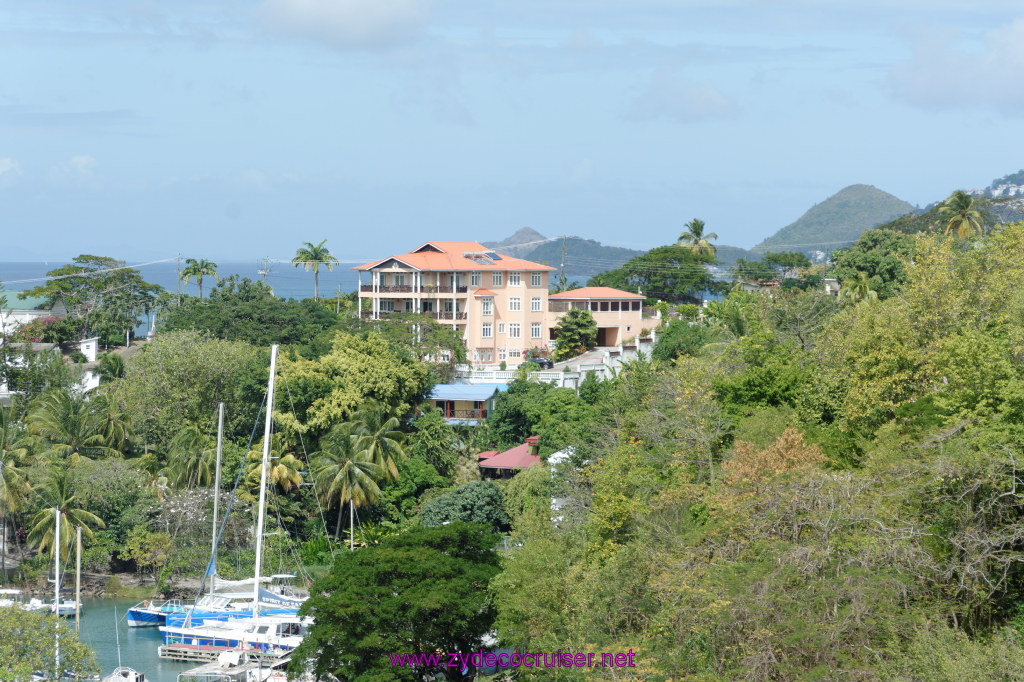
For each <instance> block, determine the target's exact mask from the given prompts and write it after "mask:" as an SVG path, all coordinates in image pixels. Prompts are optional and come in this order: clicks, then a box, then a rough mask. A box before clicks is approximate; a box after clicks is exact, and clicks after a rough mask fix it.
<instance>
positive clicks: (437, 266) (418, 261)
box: [352, 242, 555, 272]
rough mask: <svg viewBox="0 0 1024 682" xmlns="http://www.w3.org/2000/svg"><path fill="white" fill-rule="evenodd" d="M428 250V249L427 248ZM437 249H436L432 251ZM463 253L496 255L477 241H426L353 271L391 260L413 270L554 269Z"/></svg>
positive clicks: (360, 266)
mask: <svg viewBox="0 0 1024 682" xmlns="http://www.w3.org/2000/svg"><path fill="white" fill-rule="evenodd" d="M428 247H431V248H428ZM435 249H436V250H435ZM464 253H480V254H485V253H496V252H495V251H494V250H493V249H489V248H487V247H486V246H484V245H483V244H478V243H477V242H427V243H425V244H422V245H420V246H419V247H417V248H415V249H413V250H412V251H410V252H409V253H404V254H401V255H392V256H388V257H387V258H381V259H380V260H376V261H373V262H372V263H364V264H362V265H357V266H355V267H354V268H352V269H353V270H372V269H373V268H375V267H377V266H378V265H380V264H381V263H385V262H387V261H389V260H391V259H392V258H393V259H395V260H397V261H399V262H401V263H404V264H405V265H408V266H409V267H411V268H414V269H416V270H432V271H433V270H438V271H442V272H444V271H456V272H463V271H466V270H554V269H555V268H553V267H551V266H550V265H541V264H540V263H534V262H532V261H528V260H523V259H521V258H513V257H511V256H506V255H503V254H499V255H501V258H500V260H492V259H490V258H486V257H482V258H480V259H472V258H466V257H465V256H464V255H462V254H464Z"/></svg>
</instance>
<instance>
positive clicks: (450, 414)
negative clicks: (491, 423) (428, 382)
mask: <svg viewBox="0 0 1024 682" xmlns="http://www.w3.org/2000/svg"><path fill="white" fill-rule="evenodd" d="M506 390H508V384H437V385H436V386H434V390H433V391H431V393H430V397H429V398H428V400H430V402H431V404H432V405H433V406H434V407H436V408H437V409H439V410H441V413H442V414H443V415H444V418H445V421H446V422H447V423H448V424H451V425H455V424H468V425H470V426H475V425H476V424H478V423H479V422H481V421H483V420H484V419H487V415H488V414H489V413H490V411H491V410H493V409H494V401H495V400H496V399H497V397H498V394H499V393H501V392H502V391H506Z"/></svg>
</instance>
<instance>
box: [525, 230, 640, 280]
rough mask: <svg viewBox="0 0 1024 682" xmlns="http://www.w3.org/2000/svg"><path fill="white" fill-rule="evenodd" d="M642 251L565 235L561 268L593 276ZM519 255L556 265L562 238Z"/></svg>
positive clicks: (560, 255) (577, 275) (611, 268)
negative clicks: (562, 266) (563, 264)
mask: <svg viewBox="0 0 1024 682" xmlns="http://www.w3.org/2000/svg"><path fill="white" fill-rule="evenodd" d="M642 253H644V252H643V251H634V250H633V249H624V248H622V247H619V246H604V245H603V244H601V243H600V242H597V241H594V240H593V239H583V238H581V237H568V238H567V239H566V240H565V270H566V272H568V273H570V274H572V276H573V277H577V278H582V277H593V276H594V275H596V274H599V273H602V272H605V271H606V270H614V269H615V268H618V267H620V266H621V265H622V264H623V263H625V262H626V261H628V260H630V259H631V258H634V257H636V256H639V255H641V254H642ZM522 257H523V258H525V259H526V260H530V261H534V262H535V263H547V264H548V265H552V266H554V267H556V268H557V267H558V266H559V264H560V263H561V262H562V240H561V239H557V240H554V241H550V242H547V243H544V244H540V245H539V246H536V247H535V248H534V249H533V250H532V251H530V252H529V253H527V254H525V255H524V256H522Z"/></svg>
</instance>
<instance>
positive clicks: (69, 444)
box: [28, 390, 121, 466]
mask: <svg viewBox="0 0 1024 682" xmlns="http://www.w3.org/2000/svg"><path fill="white" fill-rule="evenodd" d="M104 426H105V421H104V419H103V418H102V417H101V416H100V415H99V414H97V413H96V411H95V408H94V407H93V405H91V404H90V403H89V402H87V401H85V400H84V399H83V398H81V397H79V396H74V395H72V394H71V393H70V392H68V391H66V390H54V391H50V392H49V393H47V394H45V395H44V396H42V397H41V398H40V399H39V402H38V404H37V405H36V407H35V408H34V409H33V410H32V412H30V413H29V417H28V427H29V431H31V432H32V433H33V434H35V435H38V436H40V437H41V438H42V439H43V440H44V441H45V442H46V443H47V444H48V445H49V449H48V450H47V452H46V454H49V455H53V456H56V457H60V458H63V459H68V460H70V463H71V465H72V466H75V465H77V464H78V460H79V459H80V458H82V457H85V458H86V459H91V458H93V457H110V456H116V455H120V454H121V453H120V452H118V451H117V450H116V449H115V448H112V447H110V445H109V443H108V441H107V438H106V436H105V435H104V433H103V431H104Z"/></svg>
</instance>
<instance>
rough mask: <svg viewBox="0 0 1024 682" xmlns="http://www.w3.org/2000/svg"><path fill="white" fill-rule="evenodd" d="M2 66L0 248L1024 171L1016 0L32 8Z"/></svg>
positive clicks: (675, 210) (595, 231)
mask: <svg viewBox="0 0 1024 682" xmlns="http://www.w3.org/2000/svg"><path fill="white" fill-rule="evenodd" d="M978 5H980V8H979V7H978ZM0 63H2V64H3V67H2V74H3V77H2V78H0V206H2V207H3V211H2V213H0V221H2V223H0V225H2V228H0V231H2V244H0V261H3V260H20V259H33V260H34V259H46V260H58V259H61V258H67V257H69V256H73V255H76V254H78V253H83V252H91V253H98V254H101V255H110V256H116V257H121V258H126V259H129V260H132V259H155V258H163V257H169V256H173V255H175V254H179V253H180V254H182V255H183V256H185V257H190V256H191V257H206V258H212V259H220V260H223V261H230V260H239V261H241V260H248V259H252V258H257V257H262V256H269V257H272V258H288V257H290V256H291V255H293V254H294V251H295V249H296V247H297V246H298V245H299V243H300V242H302V241H314V242H317V241H320V240H321V239H323V238H327V239H328V246H329V247H330V248H331V249H332V251H333V252H334V253H335V255H337V256H338V257H339V258H341V259H343V260H361V259H370V258H374V257H378V256H380V255H382V254H384V253H394V252H401V251H405V250H407V249H409V248H411V247H413V246H415V245H417V244H418V243H420V242H422V241H425V240H426V239H431V238H432V239H478V240H480V239H500V238H502V237H505V236H507V235H509V234H511V233H512V232H514V231H515V230H517V229H518V228H520V227H523V226H530V227H533V228H534V229H536V230H538V231H539V232H541V233H542V234H545V235H547V236H557V235H561V234H577V235H581V236H585V237H589V238H593V239H599V240H601V241H603V242H605V243H609V244H616V245H620V246H628V247H632V248H649V247H652V246H656V245H659V244H664V243H668V242H670V241H672V240H673V239H674V238H675V237H676V236H677V235H678V233H679V231H680V229H681V227H682V225H683V224H684V223H685V222H686V221H687V220H689V219H690V218H694V217H699V218H702V219H703V220H704V221H705V222H706V223H707V225H708V228H709V229H711V230H713V231H715V232H717V233H718V235H719V236H720V242H722V243H727V244H735V245H739V246H751V245H753V244H755V243H757V242H759V241H760V240H762V239H763V238H765V237H767V236H769V235H770V234H772V233H773V232H775V231H776V230H777V229H778V228H780V227H782V226H784V225H786V224H788V223H790V222H792V221H793V220H795V219H796V218H798V217H799V216H800V215H801V214H802V213H803V212H804V211H805V210H807V209H808V208H809V207H810V206H812V205H813V204H814V203H816V202H820V201H822V200H823V199H825V198H827V197H828V196H829V195H831V194H833V193H835V192H837V191H838V190H840V189H842V188H843V187H845V186H847V185H850V184H854V183H867V184H872V185H875V186H876V187H879V188H881V189H883V190H885V191H888V192H891V193H892V194H895V195H896V196H898V197H900V198H902V199H904V200H906V201H909V202H911V203H914V204H921V205H924V204H927V203H929V202H931V201H934V200H936V199H940V198H943V197H945V196H946V195H948V194H949V193H950V192H951V191H952V190H954V189H957V188H974V187H984V186H986V185H988V183H989V182H991V180H993V179H994V178H995V177H997V176H1001V175H1004V174H1006V173H1009V172H1013V171H1016V170H1018V169H1020V168H1021V167H1024V156H1022V154H1021V149H1022V147H1021V145H1020V144H1019V142H1020V140H1021V138H1022V135H1021V126H1022V123H1024V87H1022V86H1024V83H1022V80H1024V14H1021V10H1020V4H1019V2H1016V1H1015V2H1010V1H1007V0H986V2H984V3H969V2H966V1H952V0H936V1H933V2H919V1H916V0H915V1H911V0H887V1H882V0H858V1H846V0H813V1H812V0H791V1H780V2H774V1H772V0H705V1H698V0H693V1H689V0H629V1H628V2H627V1H625V0H622V1H619V0H562V1H559V0H546V1H544V2H541V1H538V0H519V1H517V2H494V1H492V0H452V1H448V2H446V1H442V0H435V1H434V2H429V1H425V0H263V1H257V0H250V1H243V0H223V1H221V2H193V1H192V0H175V1H174V2H157V1H155V0H148V1H147V0H140V1H130V2H128V1H125V2H122V1H118V0H108V1H100V0H97V1H91V2H77V1H76V2H70V1H60V0H34V1H33V2H31V3H3V4H2V5H0Z"/></svg>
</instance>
